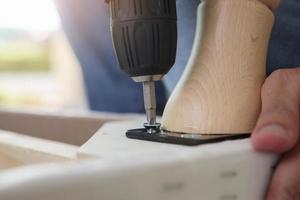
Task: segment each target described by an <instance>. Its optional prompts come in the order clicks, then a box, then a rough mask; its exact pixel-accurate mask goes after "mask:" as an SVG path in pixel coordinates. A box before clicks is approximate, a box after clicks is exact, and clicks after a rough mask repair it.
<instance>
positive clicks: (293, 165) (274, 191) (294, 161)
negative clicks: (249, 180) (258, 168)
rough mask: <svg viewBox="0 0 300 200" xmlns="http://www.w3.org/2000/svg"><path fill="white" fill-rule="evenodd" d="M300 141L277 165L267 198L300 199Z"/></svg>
mask: <svg viewBox="0 0 300 200" xmlns="http://www.w3.org/2000/svg"><path fill="white" fill-rule="evenodd" d="M299 155H300V143H299V144H298V145H297V148H295V149H294V150H293V151H291V152H289V153H288V154H287V155H286V156H284V158H283V160H282V162H280V165H279V166H278V167H277V169H276V171H275V174H274V176H273V179H272V183H271V186H270V188H269V192H268V195H267V200H297V199H300V156H299Z"/></svg>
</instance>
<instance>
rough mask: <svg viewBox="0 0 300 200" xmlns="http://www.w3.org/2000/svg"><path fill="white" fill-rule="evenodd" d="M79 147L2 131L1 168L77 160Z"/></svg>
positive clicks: (0, 147) (0, 136) (0, 143)
mask: <svg viewBox="0 0 300 200" xmlns="http://www.w3.org/2000/svg"><path fill="white" fill-rule="evenodd" d="M77 150H78V146H74V145H69V144H64V143H59V142H54V141H50V140H44V139H40V138H34V137H30V136H26V135H22V134H17V133H13V132H8V131H1V130H0V163H1V164H0V165H1V166H0V167H2V168H5V167H14V166H20V165H29V164H36V163H45V162H47V163H49V162H61V161H71V160H75V159H76V152H77Z"/></svg>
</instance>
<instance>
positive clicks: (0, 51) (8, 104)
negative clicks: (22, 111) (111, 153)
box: [0, 0, 87, 110]
mask: <svg viewBox="0 0 300 200" xmlns="http://www.w3.org/2000/svg"><path fill="white" fill-rule="evenodd" d="M0 5H1V7H0V108H43V109H44V108H47V109H50V110H60V109H65V108H69V109H79V110H85V109H87V103H86V98H85V91H84V86H83V80H82V75H81V69H80V66H79V63H78V61H77V59H76V57H75V55H74V53H73V51H72V49H71V47H70V46H69V43H68V41H67V39H66V36H65V35H64V33H63V31H62V29H61V25H60V19H59V16H58V13H57V10H56V8H55V5H54V2H53V1H52V0H25V1H22V0H0Z"/></svg>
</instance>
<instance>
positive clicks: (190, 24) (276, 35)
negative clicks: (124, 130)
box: [56, 0, 300, 113]
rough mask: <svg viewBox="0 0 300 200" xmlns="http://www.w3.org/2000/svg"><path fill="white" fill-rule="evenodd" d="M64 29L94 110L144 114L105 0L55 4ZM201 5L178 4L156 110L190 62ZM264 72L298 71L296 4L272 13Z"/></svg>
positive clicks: (299, 15) (189, 0)
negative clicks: (122, 64) (171, 57)
mask: <svg viewBox="0 0 300 200" xmlns="http://www.w3.org/2000/svg"><path fill="white" fill-rule="evenodd" d="M56 2H57V7H58V9H59V13H60V15H61V19H62V24H63V27H64V30H65V32H66V34H67V37H68V39H69V41H70V44H71V46H72V48H73V49H74V52H75V54H76V56H77V58H78V60H79V62H80V64H81V66H82V71H83V76H84V81H85V87H86V91H87V95H88V99H89V103H90V108H91V109H93V110H100V111H110V112H144V107H143V94H142V88H141V85H140V84H137V83H135V82H133V81H132V80H131V78H129V77H128V75H127V74H125V73H123V72H122V71H121V70H120V68H119V66H118V62H117V59H116V57H115V54H114V50H113V46H112V40H111V36H110V27H109V9H108V5H107V4H105V3H104V1H103V0H84V1H82V0H56ZM199 3H200V0H177V12H178V48H177V49H178V50H177V57H176V63H175V65H174V66H173V68H172V69H171V71H170V72H169V73H168V74H167V75H166V76H165V78H164V80H163V82H159V83H157V99H158V111H159V113H161V112H162V110H163V107H164V105H165V103H166V100H167V97H168V95H169V94H170V92H171V91H172V89H173V88H174V86H175V85H176V83H177V82H178V79H179V78H180V75H181V74H182V72H183V70H184V67H185V65H186V63H187V60H188V58H189V55H190V52H191V49H192V45H193V40H194V32H195V25H196V12H197V6H198V5H199ZM275 14H276V23H275V26H274V29H273V32H272V36H271V40H270V46H269V53H268V61H267V73H268V74H270V73H271V72H272V71H274V70H276V69H278V68H285V67H297V66H300V1H299V0H282V3H281V5H280V7H279V9H278V10H277V11H276V13H275Z"/></svg>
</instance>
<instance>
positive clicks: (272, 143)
mask: <svg viewBox="0 0 300 200" xmlns="http://www.w3.org/2000/svg"><path fill="white" fill-rule="evenodd" d="M299 116H300V68H295V69H281V70H277V71H275V72H273V73H272V74H271V75H270V76H269V77H268V78H267V80H266V82H265V84H264V86H263V88H262V112H261V114H260V117H259V119H258V122H257V125H256V128H255V130H254V132H253V135H252V144H253V146H254V148H255V149H256V150H258V151H268V152H274V153H284V154H283V158H282V160H281V161H280V163H279V165H278V167H277V169H276V171H275V174H274V176H273V178H272V182H271V185H270V188H269V192H268V194H267V199H268V200H298V199H299V200H300V142H299V138H300V117H299Z"/></svg>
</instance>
